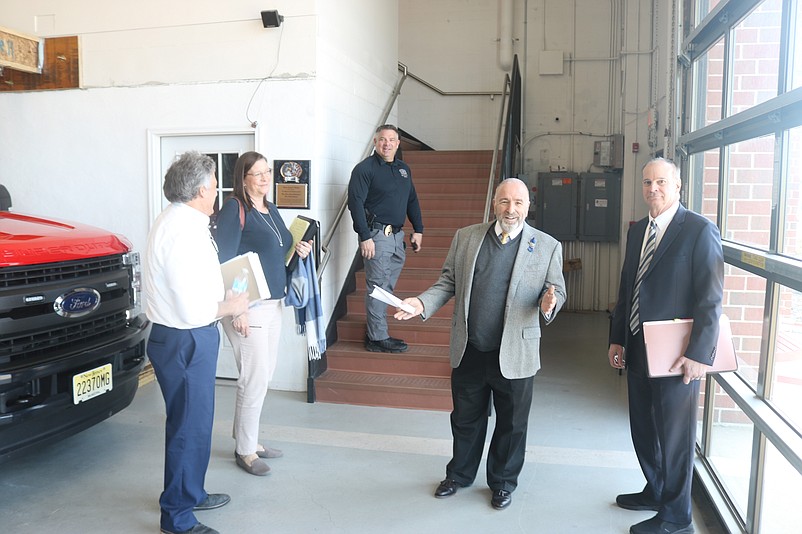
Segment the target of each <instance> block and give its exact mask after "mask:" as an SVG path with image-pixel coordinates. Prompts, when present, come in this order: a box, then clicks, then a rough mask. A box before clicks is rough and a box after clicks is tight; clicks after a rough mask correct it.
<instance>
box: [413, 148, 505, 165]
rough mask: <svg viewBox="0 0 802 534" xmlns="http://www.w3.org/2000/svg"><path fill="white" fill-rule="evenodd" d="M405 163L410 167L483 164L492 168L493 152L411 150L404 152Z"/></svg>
mask: <svg viewBox="0 0 802 534" xmlns="http://www.w3.org/2000/svg"><path fill="white" fill-rule="evenodd" d="M404 161H405V162H407V164H409V165H418V164H424V163H438V164H446V163H481V164H484V165H487V166H488V167H490V165H491V164H492V163H493V151H492V150H411V151H407V152H404Z"/></svg>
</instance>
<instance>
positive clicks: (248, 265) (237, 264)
mask: <svg viewBox="0 0 802 534" xmlns="http://www.w3.org/2000/svg"><path fill="white" fill-rule="evenodd" d="M220 271H221V272H222V273H223V283H224V284H225V286H226V290H229V289H231V288H232V286H233V285H234V280H235V279H236V278H237V277H238V276H241V275H242V274H243V272H244V273H245V274H246V275H247V278H248V300H249V301H250V302H251V303H253V302H256V301H258V300H264V299H269V298H270V296H271V295H270V287H268V285H267V280H266V279H265V273H264V271H263V270H262V262H260V261H259V255H258V254H257V253H256V252H246V253H245V254H240V255H239V256H235V257H233V258H231V259H230V260H228V261H227V262H225V263H223V264H221V265H220Z"/></svg>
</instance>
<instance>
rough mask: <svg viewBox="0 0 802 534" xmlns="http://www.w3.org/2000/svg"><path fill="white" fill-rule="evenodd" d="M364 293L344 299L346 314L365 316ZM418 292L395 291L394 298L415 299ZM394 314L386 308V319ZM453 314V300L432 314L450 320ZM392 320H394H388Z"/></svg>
mask: <svg viewBox="0 0 802 534" xmlns="http://www.w3.org/2000/svg"><path fill="white" fill-rule="evenodd" d="M365 293H367V291H366V290H365V289H358V290H356V291H354V292H353V293H351V294H349V295H348V296H347V297H346V301H347V303H348V312H349V313H351V314H353V315H355V316H356V315H359V316H364V315H365ZM420 293H421V292H420V291H418V292H416V291H395V296H396V297H398V298H400V299H401V300H404V299H405V298H408V297H417V296H418V295H420ZM393 313H395V307H394V306H387V315H388V317H389V316H391V315H392V314H393ZM453 314H454V299H453V298H452V299H450V300H449V301H448V302H446V303H445V304H444V305H443V306H442V307H441V308H440V309H439V310H437V312H436V313H435V314H434V316H433V317H442V318H444V319H448V318H450V317H451V316H452V315H453ZM390 320H394V319H390Z"/></svg>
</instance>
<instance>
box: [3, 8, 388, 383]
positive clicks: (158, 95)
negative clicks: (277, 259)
mask: <svg viewBox="0 0 802 534" xmlns="http://www.w3.org/2000/svg"><path fill="white" fill-rule="evenodd" d="M332 4H333V3H330V2H315V1H312V0H304V1H299V0H274V1H273V2H272V3H271V4H270V5H269V6H265V5H264V4H259V3H257V2H253V1H250V0H231V1H230V2H224V3H221V2H216V1H214V2H212V1H208V0H206V1H197V0H192V1H190V0H176V1H173V2H169V3H164V2H156V1H154V0H145V1H142V2H137V3H135V4H116V3H113V4H110V3H109V2H102V1H99V0H74V1H72V2H69V5H66V4H65V3H63V2H57V1H44V0H41V1H37V0H4V1H3V8H2V11H0V26H3V27H8V28H14V29H16V30H18V31H21V32H24V33H29V34H34V35H39V36H42V37H51V36H63V35H78V36H79V48H80V63H81V87H82V88H81V89H77V90H65V91H39V92H26V93H3V94H0V139H2V140H3V142H2V143H0V162H1V163H2V164H1V165H0V182H1V183H3V184H4V185H6V187H7V188H8V189H9V190H10V192H11V194H12V199H13V209H14V211H19V212H27V213H33V214H41V215H47V216H55V217H59V218H64V219H68V220H76V221H81V222H84V223H88V224H93V225H96V226H100V227H103V228H106V229H108V230H111V231H114V232H118V233H121V234H123V235H125V236H127V237H128V238H129V239H130V240H131V241H132V242H133V244H134V247H135V248H136V249H137V250H142V249H143V248H144V246H145V243H146V238H147V232H148V229H149V227H150V224H151V222H152V221H151V217H150V215H149V189H148V181H149V178H151V177H149V173H151V174H152V171H151V168H152V166H153V165H152V162H150V161H149V160H148V158H149V156H150V154H149V150H148V139H149V138H150V136H151V134H152V133H153V132H158V131H165V130H167V131H186V132H193V131H231V130H237V131H243V130H244V131H248V130H251V121H255V122H256V126H255V128H253V131H254V133H255V140H256V150H257V151H259V152H262V153H263V154H265V155H266V156H267V157H268V158H269V159H290V158H298V159H310V160H312V163H311V172H312V177H311V180H312V186H311V209H310V210H304V211H299V210H282V211H283V213H282V215H283V217H284V219H285V221H287V222H289V221H291V220H292V218H293V217H294V216H295V215H296V214H297V213H303V214H305V215H307V216H311V217H314V218H317V219H319V220H320V221H321V223H322V226H323V232H324V233H325V232H326V231H327V229H328V228H329V225H330V223H331V221H332V219H333V218H334V214H336V206H335V199H339V198H340V196H341V195H342V194H343V192H344V191H345V187H346V184H347V181H348V178H349V176H350V170H351V168H352V167H353V165H354V164H356V163H357V162H358V161H359V160H360V159H361V158H362V152H363V150H364V147H365V145H366V143H367V142H368V140H369V138H370V133H371V132H372V129H373V127H374V126H375V122H374V121H376V120H378V115H379V113H380V109H381V108H382V107H383V105H384V103H385V102H386V99H387V96H388V95H389V93H390V91H391V88H392V85H393V83H394V80H395V76H396V63H397V56H396V50H397V33H398V30H397V27H398V25H397V18H396V16H395V10H396V9H397V4H396V2H394V1H392V2H382V3H381V4H378V3H376V2H371V1H369V0H348V1H343V2H337V5H336V6H334V5H332ZM265 8H270V9H278V10H279V12H280V13H281V14H283V15H284V17H285V20H284V22H283V24H282V27H281V28H279V29H265V28H263V27H262V23H261V19H260V15H259V13H260V11H261V10H262V9H265ZM364 17H369V18H368V19H367V20H371V21H372V23H371V24H369V25H365V24H364V20H366V19H365V18H364ZM318 66H321V67H322V68H321V69H320V72H319V71H318ZM268 76H269V78H268V79H266V80H265V81H264V82H263V83H261V84H260V80H262V79H263V78H266V77H268ZM346 217H347V216H346ZM348 223H349V220H346V224H344V226H343V228H344V229H345V230H344V231H343V232H341V236H340V237H339V238H338V239H337V240H335V241H334V242H333V243H332V248H333V250H335V251H336V257H335V258H334V259H333V260H332V262H331V264H330V265H329V267H328V270H327V278H326V279H325V280H324V283H323V286H324V287H323V288H322V291H323V304H324V314H325V315H326V318H327V320H328V318H329V317H330V315H331V311H332V308H333V306H334V304H335V302H336V297H337V293H338V291H339V287H341V286H342V280H343V279H344V276H345V272H346V271H347V268H348V266H349V265H350V264H351V261H352V259H353V255H354V253H355V251H356V248H357V244H356V239H355V237H353V235H354V234H353V232H352V231H351V230H350V224H348ZM293 321H294V319H293V314H292V311H291V310H290V309H286V310H285V325H286V326H287V328H285V329H284V330H285V332H284V335H283V337H282V341H281V346H282V354H281V356H280V360H279V366H278V369H277V371H276V375H275V377H274V381H273V383H272V384H271V387H274V388H276V389H284V390H298V391H302V390H305V389H306V375H307V363H306V356H305V341H304V339H303V338H301V337H299V336H297V335H295V333H294V328H292V323H293Z"/></svg>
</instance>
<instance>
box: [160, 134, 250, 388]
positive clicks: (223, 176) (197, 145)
mask: <svg viewBox="0 0 802 534" xmlns="http://www.w3.org/2000/svg"><path fill="white" fill-rule="evenodd" d="M159 147H160V150H159V152H160V153H161V154H160V157H161V173H160V174H159V177H160V178H159V183H158V185H157V186H156V187H157V188H158V191H161V190H162V185H163V183H164V175H165V173H166V172H167V169H168V168H169V167H170V165H171V164H172V163H173V161H175V160H176V158H177V157H178V156H180V155H181V154H183V153H184V152H186V151H187V150H197V151H198V152H202V153H203V154H207V155H208V156H210V157H212V158H213V159H215V160H216V161H217V204H216V206H215V212H216V211H217V210H219V209H220V206H222V204H223V200H225V197H226V196H227V195H228V194H229V193H230V192H231V190H232V189H233V186H234V183H233V171H234V163H235V162H236V161H237V158H238V157H239V155H240V154H242V153H243V152H248V151H249V150H253V149H254V137H253V134H213V135H212V134H210V135H172V134H171V135H162V136H160V142H159ZM168 204H169V202H168V201H167V199H166V198H164V195H161V209H160V210H158V211H161V210H162V209H164V208H166V207H167V205H168ZM218 329H219V330H220V351H219V356H218V358H217V377H218V378H233V379H236V378H237V377H238V376H239V373H238V372H237V365H236V363H235V362H234V352H233V350H232V348H231V344H230V343H229V342H228V338H227V337H226V334H225V332H223V328H222V327H220V326H218Z"/></svg>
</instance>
